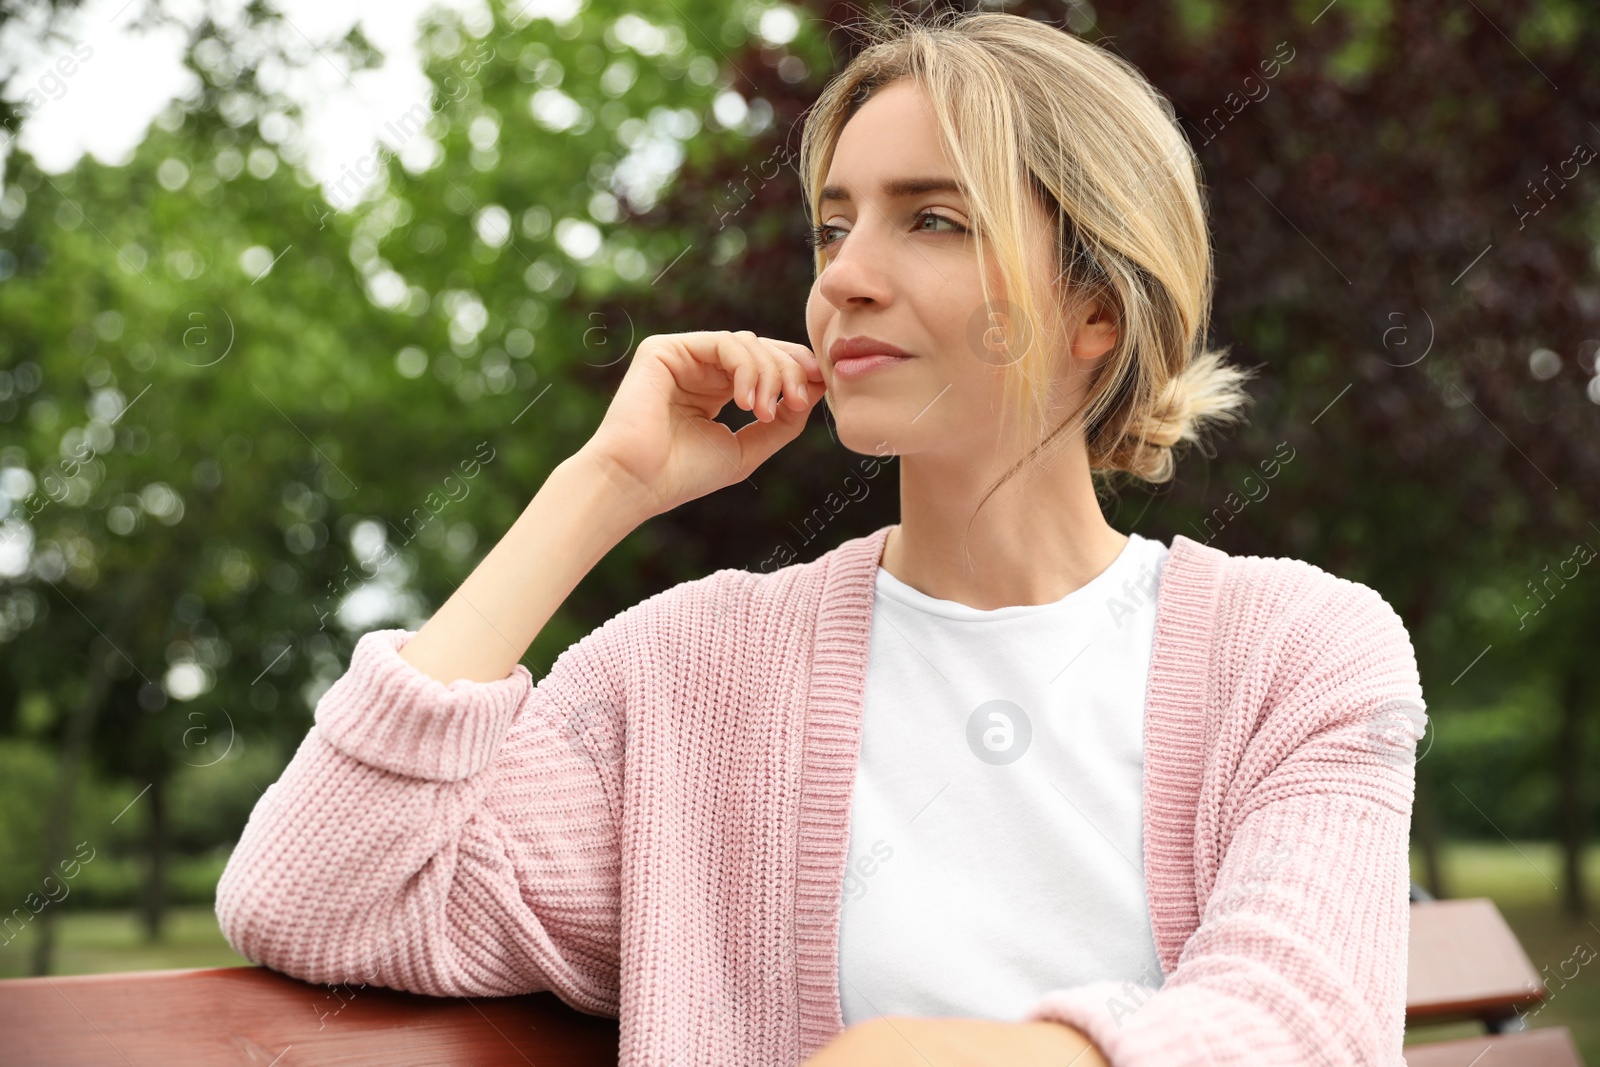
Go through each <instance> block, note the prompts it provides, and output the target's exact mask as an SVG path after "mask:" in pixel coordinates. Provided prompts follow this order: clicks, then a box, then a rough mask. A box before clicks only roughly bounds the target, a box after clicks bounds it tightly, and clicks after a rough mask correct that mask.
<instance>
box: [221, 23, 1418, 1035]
mask: <svg viewBox="0 0 1600 1067" xmlns="http://www.w3.org/2000/svg"><path fill="white" fill-rule="evenodd" d="M1196 173H1197V167H1196V164H1195V160H1194V157H1193V155H1192V153H1191V151H1190V149H1189V147H1188V145H1187V143H1186V142H1185V140H1184V138H1183V136H1182V134H1181V132H1180V131H1179V129H1178V127H1177V125H1176V123H1175V121H1174V119H1173V114H1172V110H1171V108H1170V105H1168V104H1167V103H1166V102H1165V100H1164V98H1162V97H1161V96H1160V95H1159V94H1158V93H1157V92H1155V91H1154V90H1153V89H1152V88H1151V87H1150V86H1149V85H1148V83H1147V82H1145V80H1144V79H1143V78H1142V77H1141V76H1140V75H1139V74H1138V73H1137V72H1136V71H1135V70H1134V69H1133V68H1131V67H1130V66H1129V65H1128V64H1126V63H1124V62H1123V61H1121V60H1119V59H1118V58H1116V57H1115V56H1113V55H1111V54H1110V53H1108V52H1106V51H1104V50H1101V49H1098V48H1095V47H1093V46H1090V45H1088V44H1086V43H1084V42H1082V41H1081V40H1079V39H1077V38H1075V37H1072V36H1070V35H1068V34H1066V33H1063V32H1061V31H1059V30H1056V29H1053V28H1051V27H1048V26H1045V25H1042V24H1039V23H1036V22H1032V21H1029V20H1026V19H1023V18H1020V17H1015V16H1010V15H1003V14H992V13H988V14H974V15H964V16H948V17H941V18H935V19H932V20H928V21H919V22H907V23H902V24H898V25H895V26H892V27H890V32H888V33H885V34H883V35H882V36H881V38H880V39H879V40H878V41H876V42H875V43H874V44H873V46H872V47H870V48H868V49H867V50H866V51H864V52H863V53H862V54H860V55H859V56H858V57H857V58H856V59H855V60H854V61H853V62H852V63H851V64H850V65H849V67H848V69H846V70H845V71H844V72H843V73H842V74H840V75H839V76H838V77H837V78H836V79H835V80H834V81H833V82H832V83H830V85H829V86H828V87H827V89H826V90H825V92H824V93H823V95H822V97H821V99H820V100H819V101H818V103H817V104H816V106H815V108H814V109H813V111H812V113H811V115H810V118H809V121H808V125H807V127H806V131H805V140H804V144H803V154H802V179H803V182H804V192H805V197H806V206H807V209H808V211H809V212H810V215H811V218H812V220H813V221H814V222H815V223H816V229H815V232H814V236H813V244H814V247H815V254H816V263H817V269H818V273H817V278H816V282H815V284H814V286H813V288H812V290H811V294H810V299H809V303H808V305H807V326H808V332H809V335H810V336H809V340H810V346H809V347H807V346H803V345H800V344H796V343H792V342H788V341H782V340H777V339H773V338H765V337H757V336H755V335H753V334H751V333H749V332H700V333H682V334H672V335H660V336H654V337H651V338H649V339H647V340H646V341H645V342H644V343H643V344H641V345H640V347H639V350H638V351H637V353H636V354H635V355H634V357H633V360H632V362H631V364H630V365H629V367H628V369H627V372H626V374H625V375H624V377H623V380H622V383H621V386H620V388H619V390H618V392H617V394H616V397H615V399H614V401H613V403H612V405H611V407H610V409H609V411H608V412H607V414H606V416H605V418H604V420H603V421H602V423H601V425H600V427H599V428H598V430H597V431H596V432H595V434H594V436H593V438H592V439H591V440H590V441H589V442H588V443H587V444H586V445H584V447H583V448H581V449H579V450H578V452H577V453H575V454H574V455H573V456H571V457H570V458H568V459H567V460H565V461H564V462H562V463H561V464H560V465H559V466H557V467H556V469H555V470H554V471H552V472H551V474H550V476H549V479H548V480H547V481H546V482H545V484H544V485H543V486H542V487H541V488H540V489H539V491H538V493H537V494H536V495H535V496H534V497H533V499H532V501H531V502H530V503H529V505H528V507H527V509H526V510H525V511H524V512H523V514H522V515H521V517H520V518H519V519H518V520H517V521H516V523H515V524H514V525H513V526H512V528H511V529H510V530H509V531H508V532H507V534H506V535H505V537H504V538H503V539H502V540H501V541H500V542H499V543H498V544H497V545H496V546H495V547H494V548H493V550H492V551H490V552H489V554H488V555H487V556H486V557H485V558H484V560H483V561H482V562H481V563H480V564H479V565H478V567H477V569H476V570H474V571H473V573H472V574H471V576H470V577H468V579H467V580H466V581H465V582H464V583H463V584H462V586H461V588H460V589H459V590H458V591H457V592H456V593H455V594H454V595H453V596H452V597H451V598H450V599H449V600H448V601H447V602H446V603H445V604H444V606H443V607H441V608H440V609H439V611H438V612H437V613H436V614H435V615H434V616H433V617H432V618H431V619H429V620H428V622H427V624H426V625H424V626H423V627H422V629H421V630H420V631H418V632H416V633H411V632H409V631H406V630H401V629H392V630H380V631H375V632H372V633H368V634H366V635H364V636H363V637H362V638H361V639H360V641H359V642H358V643H357V645H356V648H355V651H354V653H353V657H352V661H351V664H350V667H349V670H348V671H347V672H346V673H345V674H344V675H343V676H342V677H341V678H340V679H339V680H338V681H337V682H336V683H335V684H334V685H333V687H332V688H331V689H329V690H328V691H327V693H326V694H325V695H324V696H323V697H322V699H321V700H320V701H319V702H318V705H317V709H316V725H315V726H314V727H313V729H312V730H311V731H310V733H309V734H308V735H307V737H306V739H305V741H304V743H303V744H302V745H301V747H300V748H299V750H298V751H297V752H296V754H295V756H294V758H293V760H292V761H291V762H290V764H289V766H288V767H287V768H286V769H285V771H284V772H283V775H282V777H281V778H280V780H279V781H278V782H276V783H275V784H274V785H272V786H271V787H270V788H269V789H268V790H267V791H266V792H265V793H264V795H263V797H262V799H261V801H260V802H259V804H258V805H257V807H256V810H255V812H254V813H253V814H252V816H251V819H250V822H249V825H248V826H247V827H246V829H245V832H244V835H243V838H242V839H241V841H240V843H239V846H238V848H237V849H236V850H235V852H234V853H233V856H232V858H231V860H230V861H229V864H228V867H227V870H226V871H225V873H224V875H223V877H222V881H221V884H220V885H219V886H218V890H217V913H218V917H219V919H220V921H221V924H222V928H223V930H224V931H225V932H226V934H227V936H228V938H229V940H230V941H231V942H232V944H233V945H234V947H235V948H236V949H238V951H239V952H241V953H242V954H243V955H245V956H246V957H248V958H250V959H253V960H256V961H259V962H261V963H263V964H265V965H267V966H270V967H274V968H277V969H279V970H282V971H285V972H287V973H289V974H292V975H296V976H298V977H301V978H304V979H307V980H310V981H316V982H347V981H353V982H371V983H376V984H379V985H385V986H391V987H396V988H400V989H409V990H415V991H418V992H423V993H430V994H436V995H493V994H512V993H518V992H527V991H534V990H553V991H554V992H556V993H557V994H558V995H560V997H561V998H562V999H563V1000H565V1001H566V1002H568V1003H569V1004H572V1005H574V1006H575V1007H577V1008H580V1009H582V1010H584V1011H588V1012H595V1013H601V1014H607V1015H613V1016H616V1017H618V1018H619V1019H620V1026H621V1060H622V1063H623V1064H624V1065H626V1067H643V1065H647V1064H649V1065H658V1064H659V1065H668V1064H689V1063H692V1064H718V1065H724V1064H758V1065H763V1067H765V1065H772V1064H796V1063H799V1062H801V1061H805V1062H806V1063H808V1064H810V1065H812V1067H845V1065H865V1064H874V1065H877V1064H908V1065H909V1064H919V1065H923V1064H933V1065H937V1067H946V1065H956V1064H962V1065H978V1064H983V1065H996V1067H998V1065H1002V1064H1003V1065H1007V1067H1026V1065H1035V1064H1036V1065H1039V1067H1044V1065H1046V1064H1050V1065H1054V1067H1061V1065H1064V1064H1069V1063H1076V1064H1080V1065H1083V1067H1090V1065H1097V1064H1107V1063H1109V1064H1113V1065H1115V1067H1146V1065H1150V1067H1155V1065H1161V1067H1173V1065H1186V1064H1192V1065H1199V1064H1223V1063H1227V1064H1234V1063H1239V1064H1243V1063H1251V1064H1255V1063H1272V1064H1277V1065H1300V1064H1303V1065H1312V1064H1317V1065H1345V1064H1351V1065H1354V1064H1362V1065H1380V1064H1381V1065H1385V1067H1399V1065H1400V1064H1401V1062H1402V1061H1401V1053H1400V1047H1401V1036H1402V1028H1403V1019H1404V1005H1403V999H1404V989H1405V962H1406V942H1407V917H1408V906H1407V886H1408V882H1409V877H1408V868H1407V839H1408V829H1409V821H1410V813H1411V800H1412V783H1413V756H1414V746H1415V740H1416V729H1415V728H1416V726H1417V725H1419V722H1418V720H1419V719H1420V716H1421V707H1422V703H1421V689H1420V685H1419V681H1418V675H1417V669H1416V663H1415V659H1414V656H1413V652H1412V648H1411V645H1410V641H1409V638H1408V636H1407V633H1406V630H1405V628H1404V626H1403V625H1402V623H1401V621H1400V619H1399V617H1398V616H1397V615H1396V614H1395V612H1394V611H1393V610H1392V609H1391V608H1390V607H1389V605H1388V604H1387V603H1386V602H1385V601H1384V600H1383V598H1382V597H1380V596H1379V595H1378V594H1377V593H1375V592H1374V591H1373V590H1371V589H1369V588H1367V587H1365V586H1362V585H1358V584H1355V583H1352V582H1349V581H1346V580H1343V579H1340V578H1337V577H1334V576H1332V575H1330V574H1327V573H1326V572H1324V571H1321V570H1319V569H1317V568H1316V567H1313V566H1311V565H1309V564H1307V563H1303V562H1300V561H1296V560H1291V559H1274V558H1260V557H1235V556H1230V555H1228V554H1226V553H1224V552H1222V551H1221V550H1219V549H1216V548H1214V547H1210V546H1207V545H1202V544H1200V543H1198V542H1196V541H1193V540H1191V539H1189V538H1186V537H1183V536H1181V535H1180V536H1178V537H1176V538H1174V540H1173V543H1172V545H1171V546H1170V547H1169V546H1167V545H1163V544H1161V543H1160V542H1157V541H1154V540H1150V539H1147V538H1143V537H1140V536H1137V535H1131V536H1129V535H1124V534H1122V533H1119V532H1117V531H1116V530H1114V529H1112V528H1111V527H1110V526H1109V525H1108V524H1107V523H1106V521H1105V519H1104V518H1103V516H1102V514H1101V511H1100V508H1099V505H1098V501H1097V496H1096V492H1095V478H1096V477H1097V476H1100V477H1104V476H1108V475H1113V474H1117V473H1118V472H1124V473H1125V474H1126V475H1128V476H1134V477H1139V478H1143V479H1146V480H1148V481H1153V482H1159V481H1163V480H1166V479H1167V478H1169V477H1170V476H1171V473H1172V469H1173V459H1172V451H1173V449H1174V447H1175V446H1179V445H1181V444H1182V443H1184V442H1186V441H1192V440H1194V439H1195V438H1196V435H1197V434H1198V433H1199V431H1200V430H1201V429H1202V428H1203V427H1204V426H1205V425H1206V424H1207V423H1208V422H1214V421H1217V420H1225V419H1228V418H1232V417H1235V415H1236V411H1237V409H1238V407H1239V404H1240V402H1241V400H1242V399H1243V393H1242V391H1241V388H1240V386H1241V381H1242V378H1243V375H1242V374H1241V373H1240V372H1239V371H1238V370H1237V369H1234V368H1231V367H1229V366H1228V365H1227V364H1225V363H1224V362H1223V361H1222V360H1221V359H1220V358H1219V357H1218V355H1217V354H1216V353H1214V352H1210V351H1207V350H1205V349H1204V348H1203V347H1202V345H1201V334H1202V331H1203V328H1204V326H1205V323H1206V319H1207V314H1208V305H1209V300H1210V294H1211V285H1212V275H1211V266H1210V249H1209V245H1208V242H1207V230H1206V221H1205V215H1204V209H1203V205H1202V201H1201V198H1200V195H1199V188H1198V184H1197V178H1196ZM824 396H825V397H826V398H827V402H828V404H829V406H830V408H831V410H832V414H833V417H834V419H835V421H836V423H837V427H838V435H839V439H840V440H841V441H842V442H843V443H844V444H845V446H846V447H847V448H848V449H850V450H851V451H852V452H854V453H858V454H860V455H861V456H863V457H866V458H863V459H861V460H860V461H859V463H860V471H861V477H867V478H870V477H873V476H875V475H876V474H877V473H878V469H879V464H880V463H881V462H882V461H883V460H882V457H885V456H890V455H892V456H895V457H898V459H899V471H900V505H901V521H900V522H899V523H898V524H896V525H894V526H889V527H884V528H882V529H880V530H878V531H876V532H875V533H872V534H870V535H868V536H865V537H858V538H853V539H849V540H845V541H844V542H843V543H842V544H840V545H839V546H838V547H836V548H834V549H833V550H831V551H829V552H826V553H824V554H823V555H821V556H820V557H819V558H817V559H815V560H813V561H811V562H809V563H793V564H791V565H789V566H784V567H781V568H779V569H777V570H774V571H772V572H770V573H753V572H749V571H744V570H733V569H729V570H721V571H717V572H716V573H715V574H712V575H709V576H707V577H705V578H702V579H699V580H696V581H691V582H686V583H683V584H681V585H678V586H675V587H673V588H671V589H668V590H666V591H665V592H662V593H660V594H658V595H656V596H652V597H650V598H649V599H647V600H645V601H643V602H642V603H640V604H637V605H635V606H633V607H631V608H629V609H628V610H626V611H624V612H622V613H620V614H619V615H617V616H615V617H614V618H612V619H610V620H608V621H607V622H606V623H605V624H603V625H602V626H600V627H599V628H597V629H596V630H594V631H593V632H592V633H590V634H588V635H587V636H586V637H584V638H583V639H582V640H581V641H579V642H577V643H576V644H574V645H573V646H572V647H571V648H569V649H567V650H566V651H565V652H564V653H563V654H562V655H561V657H560V658H558V660H557V661H556V663H555V664H554V666H553V667H552V668H551V670H550V672H549V674H548V675H547V676H546V677H544V678H543V679H540V680H539V681H538V682H537V684H535V683H534V681H533V679H532V677H531V675H530V674H529V672H528V670H527V668H525V667H523V666H522V665H521V664H520V663H519V662H518V661H519V660H520V658H521V657H522V655H523V654H524V653H525V651H526V650H527V648H528V646H529V644H530V642H532V640H533V639H534V637H535V636H536V635H537V634H538V633H539V631H540V628H541V627H542V626H543V625H544V624H545V622H546V621H547V620H548V619H549V618H550V616H551V615H552V614H553V613H554V611H555V610H556V609H557V608H558V607H559V605H560V604H561V603H562V601H563V600H564V599H565V598H566V596H567V595H568V594H569V593H570V592H571V590H572V589H573V588H574V586H575V585H576V584H577V583H578V581H579V580H580V579H581V578H582V577H583V575H584V574H585V573H587V572H588V570H589V569H590V568H591V567H592V566H593V565H594V564H595V563H596V562H597V561H598V560H599V559H600V558H601V557H602V556H603V555H604V554H605V553H606V552H607V551H608V550H609V549H610V548H611V547H612V546H614V545H615V544H616V543H617V542H618V541H619V540H620V539H621V538H623V537H624V536H626V535H627V533H628V532H629V531H631V530H633V529H634V528H635V527H637V526H638V525H639V524H640V523H642V522H644V521H645V520H646V519H648V518H649V517H651V516H653V515H657V514H660V513H662V512H664V511H667V510H670V509H671V508H674V507H676V506H677V505H679V504H682V503H684V502H685V501H688V500H693V499H695V498H697V497H700V496H703V495H705V494H707V493H710V492H714V491H715V490H717V489H719V488H722V487H724V486H727V485H731V484H733V483H735V482H738V481H740V480H742V479H745V478H747V477H748V476H750V474H751V473H752V472H753V471H755V470H756V468H758V467H759V466H760V465H761V463H762V462H763V461H765V460H766V459H767V457H769V456H771V455H772V454H773V453H774V452H775V451H777V450H778V449H779V448H781V447H783V445H785V444H787V443H788V442H790V441H792V440H793V439H794V438H795V437H796V436H797V435H798V434H799V433H800V431H801V429H802V427H803V425H804V424H805V422H806V420H807V418H808V416H809V414H810V412H811V410H812V408H813V407H814V406H815V405H816V403H817V401H818V400H819V399H821V398H822V397H824ZM730 400H731V401H733V402H735V403H737V404H738V405H739V406H740V407H742V408H745V409H747V410H750V411H752V412H754V413H755V416H756V421H754V422H752V423H751V424H750V425H748V426H746V427H744V428H743V429H741V430H739V431H738V432H732V431H730V430H729V429H728V428H726V427H725V426H723V425H722V424H720V423H717V422H715V421H713V419H714V416H716V414H717V413H718V412H719V411H721V410H722V409H723V407H724V406H725V405H726V404H727V403H728V402H729V401H730ZM1280 458H1282V457H1280ZM849 477H851V478H855V477H856V475H855V474H854V473H852V474H851V475H850V476H849Z"/></svg>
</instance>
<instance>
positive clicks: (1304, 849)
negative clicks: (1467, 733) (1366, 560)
mask: <svg viewBox="0 0 1600 1067" xmlns="http://www.w3.org/2000/svg"><path fill="white" fill-rule="evenodd" d="M1294 568H1295V569H1297V570H1300V572H1301V573H1302V574H1308V573H1310V572H1311V571H1313V570H1314V568H1309V567H1308V566H1307V565H1304V564H1298V563H1296V564H1294ZM1316 573H1317V574H1318V575H1321V578H1320V579H1318V580H1311V579H1309V578H1303V579H1302V580H1300V581H1299V582H1298V583H1295V582H1291V583H1284V584H1280V585H1279V586H1277V587H1276V588H1275V589H1274V597H1273V598H1272V599H1271V601H1270V602H1263V601H1255V602H1245V601H1243V600H1240V601H1238V602H1236V603H1235V604H1234V605H1233V606H1234V608H1236V609H1237V611H1238V612H1239V613H1240V615H1241V616H1242V618H1241V620H1240V621H1238V622H1236V624H1235V625H1233V626H1232V627H1231V631H1230V632H1233V633H1235V634H1237V635H1240V636H1237V637H1235V638H1234V639H1233V640H1232V641H1231V642H1230V643H1228V644H1226V645H1220V646H1219V647H1218V648H1217V649H1216V651H1215V655H1216V656H1219V657H1223V658H1224V660H1225V662H1223V663H1221V664H1218V665H1215V669H1216V670H1218V671H1219V672H1220V673H1221V674H1222V675H1223V676H1224V677H1230V678H1231V679H1232V684H1231V685H1229V686H1228V687H1227V690H1226V691H1227V692H1228V693H1229V694H1230V697H1229V699H1230V700H1231V701H1234V702H1236V703H1237V705H1238V706H1237V707H1231V708H1230V709H1229V711H1228V714H1226V715H1224V716H1222V717H1221V721H1224V722H1227V723H1229V724H1242V725H1239V726H1238V729H1240V731H1241V736H1240V737H1238V738H1236V739H1233V740H1232V741H1230V742H1229V743H1227V744H1223V745H1219V746H1217V751H1219V752H1227V753H1233V754H1234V755H1230V756H1229V757H1228V760H1229V765H1227V766H1215V765H1208V766H1207V767H1206V770H1205V776H1204V777H1205V781H1204V784H1203V785H1202V791H1203V792H1209V793H1210V794H1211V799H1212V800H1213V801H1214V803H1202V805H1201V811H1202V812H1205V811H1208V810H1215V811H1218V812H1220V813H1221V814H1220V816H1219V817H1217V818H1215V819H1213V820H1210V821H1209V822H1208V821H1207V819H1206V818H1205V817H1202V819H1201V825H1198V826H1197V827H1196V845H1195V848H1196V857H1195V858H1196V863H1195V869H1196V870H1197V871H1199V872H1202V873H1201V874H1200V875H1199V876H1198V877H1197V882H1196V885H1195V899H1196V900H1197V902H1198V904H1199V906H1200V924H1199V926H1198V928H1197V929H1195V931H1194V933H1193V934H1192V935H1191V936H1190V937H1189V939H1188V941H1187V942H1186V943H1185V944H1184V946H1183V950H1182V953H1181V954H1180V956H1179V957H1178V960H1177V965H1176V967H1175V968H1174V969H1173V970H1172V971H1171V973H1170V974H1168V975H1167V977H1166V979H1165V981H1164V983H1163V984H1162V986H1161V987H1160V988H1159V990H1157V989H1154V988H1150V987H1146V986H1140V985H1136V984H1133V983H1114V982H1102V983H1095V984H1090V985H1084V986H1076V987H1073V988H1069V989H1060V990H1055V991H1052V992H1050V993H1049V994H1047V995H1046V996H1044V997H1043V998H1042V999H1041V1000H1040V1001H1039V1002H1038V1003H1037V1004H1036V1005H1035V1006H1034V1007H1033V1008H1032V1009H1031V1011H1030V1012H1029V1013H1028V1014H1027V1016H1026V1018H1028V1019H1052V1020H1058V1021H1061V1022H1064V1023H1067V1024H1069V1025H1072V1026H1074V1027H1076V1028H1077V1029H1079V1030H1081V1031H1083V1032H1084V1033H1085V1034H1087V1035H1088V1036H1089V1037H1090V1039H1091V1040H1093V1041H1094V1043H1095V1044H1096V1045H1097V1046H1098V1047H1099V1048H1100V1049H1101V1050H1102V1052H1103V1053H1104V1054H1105V1056H1106V1058H1107V1060H1109V1062H1110V1063H1111V1064H1112V1067H1201V1065H1206V1067H1218V1065H1232V1064H1241V1065H1242V1064H1252V1065H1253V1064H1262V1063H1270V1064H1274V1065H1276V1067H1355V1065H1361V1067H1401V1065H1402V1063H1403V1060H1402V1055H1401V1044H1402V1037H1403V1033H1404V1023H1405V984H1406V952H1407V941H1408V927H1409V920H1410V910H1409V904H1408V896H1407V889H1408V886H1409V882H1410V874H1409V867H1408V861H1407V852H1408V840H1409V831H1410V821H1411V804H1412V796H1413V784H1414V772H1415V766H1414V763H1415V749H1416V742H1417V739H1418V737H1419V736H1420V734H1421V727H1422V724H1423V723H1424V721H1425V716H1424V714H1423V707H1424V705H1423V702H1422V691H1421V686H1420V683H1419V679H1418V673H1417V667H1416V659H1415V655H1414V652H1413V649H1412V646H1411V641H1410V638H1409V636H1408V634H1407V633H1406V630H1405V627H1404V624H1403V623H1402V621H1401V619H1400V617H1399V616H1398V615H1397V614H1396V613H1395V612H1394V610H1393V609H1392V608H1391V607H1390V606H1389V605H1388V604H1387V603H1386V602H1385V601H1384V600H1383V598H1382V597H1381V596H1379V595H1378V594H1377V593H1376V592H1374V591H1373V590H1371V589H1369V588H1367V587H1366V586H1363V585H1359V584H1357V583H1354V582H1349V581H1345V580H1343V579H1336V578H1332V577H1331V576H1327V575H1322V574H1321V572H1316ZM1257 616H1260V617H1257ZM1199 682H1200V680H1199V679H1197V684H1199ZM1219 856H1220V864H1217V863H1216V862H1215V861H1216V859H1217V857H1219ZM1208 869H1210V870H1215V871H1216V872H1217V873H1216V876H1215V879H1214V881H1213V882H1212V883H1211V884H1206V883H1207V882H1208V881H1211V880H1210V879H1209V878H1208V876H1207V875H1205V874H1204V873H1203V872H1205V871H1207V870H1208Z"/></svg>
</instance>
